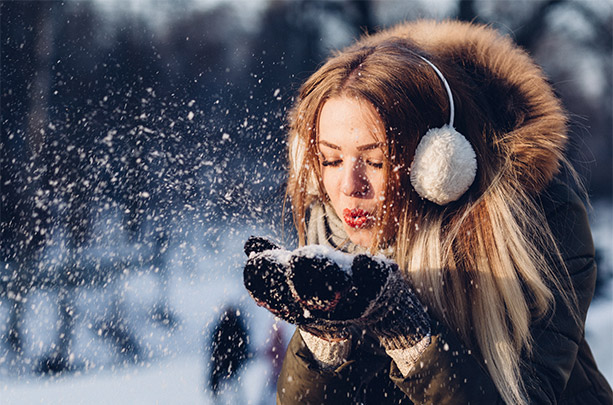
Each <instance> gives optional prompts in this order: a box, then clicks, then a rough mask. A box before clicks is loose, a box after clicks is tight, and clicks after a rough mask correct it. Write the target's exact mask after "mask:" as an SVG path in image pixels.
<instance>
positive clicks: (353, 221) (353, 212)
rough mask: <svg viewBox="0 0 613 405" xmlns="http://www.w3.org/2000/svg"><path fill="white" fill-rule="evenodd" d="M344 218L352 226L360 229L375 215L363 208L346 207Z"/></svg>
mask: <svg viewBox="0 0 613 405" xmlns="http://www.w3.org/2000/svg"><path fill="white" fill-rule="evenodd" d="M343 219H344V220H345V223H346V224H347V225H349V226H350V227H352V228H355V229H359V228H362V227H363V226H364V225H366V223H367V222H368V221H370V220H371V219H373V216H372V214H371V213H370V212H368V211H364V210H363V209H361V208H353V209H349V208H345V209H344V210H343Z"/></svg>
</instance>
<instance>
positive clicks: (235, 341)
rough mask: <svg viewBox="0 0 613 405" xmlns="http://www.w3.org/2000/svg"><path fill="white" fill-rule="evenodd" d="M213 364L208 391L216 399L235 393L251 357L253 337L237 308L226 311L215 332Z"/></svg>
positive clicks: (211, 365) (212, 351)
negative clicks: (234, 385) (230, 391)
mask: <svg viewBox="0 0 613 405" xmlns="http://www.w3.org/2000/svg"><path fill="white" fill-rule="evenodd" d="M211 348H212V350H211V357H210V363H209V376H208V387H209V389H210V390H211V392H212V393H213V395H214V396H215V397H216V396H217V395H219V394H220V393H221V391H223V390H224V389H232V387H231V384H232V383H236V375H237V373H238V371H239V370H240V369H241V368H242V367H243V365H244V364H245V362H246V361H247V358H248V357H249V335H248V333H247V328H246V326H245V322H244V321H243V318H242V317H241V316H240V312H239V311H238V310H237V309H236V308H233V307H229V308H227V309H225V310H224V312H223V313H222V315H221V317H220V318H219V322H218V323H217V325H216V326H215V329H214V331H213V337H212V342H211Z"/></svg>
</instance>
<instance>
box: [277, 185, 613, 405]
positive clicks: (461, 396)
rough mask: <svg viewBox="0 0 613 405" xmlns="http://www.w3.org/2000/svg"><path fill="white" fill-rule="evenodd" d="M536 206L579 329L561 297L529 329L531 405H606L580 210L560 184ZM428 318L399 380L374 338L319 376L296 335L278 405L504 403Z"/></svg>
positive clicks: (449, 334)
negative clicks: (564, 275)
mask: <svg viewBox="0 0 613 405" xmlns="http://www.w3.org/2000/svg"><path fill="white" fill-rule="evenodd" d="M541 202H542V207H543V212H544V213H545V214H546V217H547V221H548V223H549V225H550V227H551V229H552V231H553V234H554V236H555V237H556V239H557V243H558V246H559V247H560V249H561V254H562V258H563V260H564V262H565V265H566V268H567V269H568V272H569V274H570V282H571V283H572V286H573V288H574V290H575V292H576V294H577V301H578V308H577V310H578V313H579V316H580V322H579V325H578V324H577V323H575V321H574V320H573V318H572V317H571V316H570V315H569V313H568V312H567V310H566V309H565V304H564V302H563V301H562V300H561V298H560V297H556V302H555V309H554V310H553V311H552V312H551V313H550V314H549V315H547V316H545V317H543V318H542V319H540V320H536V321H534V323H533V325H532V335H533V337H534V347H533V353H532V357H530V358H528V357H526V358H524V359H523V360H525V362H526V366H525V367H524V368H523V378H524V381H525V383H526V391H527V393H528V397H529V401H530V403H534V404H555V403H559V404H586V405H587V404H589V405H594V404H611V403H612V401H613V394H612V392H611V388H610V387H609V385H608V383H607V381H606V380H605V378H604V377H603V376H602V374H600V372H599V371H598V368H597V366H596V363H595V361H594V357H593V356H592V353H591V352H590V348H589V346H588V344H587V342H586V340H585V336H584V323H585V317H586V314H587V310H588V306H589V304H590V301H591V299H592V295H593V293H594V286H595V282H596V265H595V262H594V246H593V243H592V237H591V233H590V227H589V223H588V219H587V214H586V210H585V207H584V205H583V204H582V202H581V201H580V199H579V197H578V196H577V195H576V194H575V193H574V192H573V191H571V189H570V188H569V187H567V186H565V185H564V184H562V183H560V182H558V181H554V182H552V184H551V185H550V186H549V187H547V188H546V189H545V190H544V191H543V192H542V193H541ZM559 268H560V269H561V268H562V267H561V266H560V267H559ZM560 271H562V270H560ZM430 315H431V317H432V319H433V330H432V342H431V344H430V346H429V347H428V348H427V349H426V351H425V352H424V353H423V354H422V355H421V357H420V359H419V365H418V366H417V367H415V368H414V370H413V371H412V372H411V373H410V374H409V375H407V376H403V375H402V374H401V373H400V371H399V370H398V369H397V367H396V365H395V364H394V362H393V361H392V360H391V358H389V357H388V356H387V355H386V353H385V351H384V350H383V348H382V347H381V346H380V345H379V343H378V340H377V339H376V337H374V336H372V335H370V334H369V333H368V332H365V331H362V333H360V332H359V331H358V332H357V333H355V331H354V341H353V347H352V352H351V356H350V358H349V359H348V361H346V362H345V363H343V364H342V365H340V366H339V367H337V368H336V369H334V370H330V371H322V370H320V369H319V367H318V365H317V362H316V361H315V360H314V359H313V357H312V355H311V353H310V351H309V349H308V348H307V347H306V346H305V344H304V342H303V340H302V338H301V336H300V334H299V333H295V334H294V336H293V338H292V340H291V342H290V344H289V347H288V349H287V353H286V357H285V360H284V363H283V368H282V371H281V374H280V376H279V380H278V383H277V403H278V404H283V405H289V404H335V405H340V404H357V403H364V404H498V403H502V399H501V397H500V396H499V394H498V391H497V390H496V387H495V385H494V383H493V381H492V379H491V378H490V376H489V374H488V372H487V370H486V368H485V366H484V365H483V364H482V362H481V361H480V360H479V359H478V357H477V356H476V355H475V353H473V352H471V351H470V350H468V349H467V348H466V347H465V346H464V345H463V344H462V343H461V342H460V341H459V339H458V337H457V336H456V334H455V333H454V332H453V331H452V330H449V329H448V328H447V326H446V325H445V324H443V323H442V322H438V321H436V319H435V318H434V316H433V315H432V314H430Z"/></svg>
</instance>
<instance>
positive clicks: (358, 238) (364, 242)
mask: <svg viewBox="0 0 613 405" xmlns="http://www.w3.org/2000/svg"><path fill="white" fill-rule="evenodd" d="M345 231H346V232H347V235H348V236H349V240H350V241H351V242H353V243H355V244H356V245H358V246H361V247H363V248H365V249H368V248H369V247H370V245H371V242H372V233H371V232H370V230H361V231H356V230H355V229H345Z"/></svg>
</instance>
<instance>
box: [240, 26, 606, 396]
mask: <svg viewBox="0 0 613 405" xmlns="http://www.w3.org/2000/svg"><path fill="white" fill-rule="evenodd" d="M290 121H291V126H290V136H289V141H288V144H289V158H290V173H289V175H290V181H289V186H288V195H289V197H290V199H291V203H292V208H293V214H294V221H295V224H296V227H297V230H298V235H299V240H300V244H301V245H305V244H308V245H310V246H307V247H303V248H299V249H297V250H296V251H293V252H288V251H286V250H283V249H280V248H279V247H278V246H276V245H274V244H273V243H271V242H270V241H267V240H265V239H262V238H252V239H250V240H249V241H248V242H247V244H246V246H245V250H246V252H247V254H248V255H249V257H250V258H249V260H248V262H247V265H246V266H245V273H244V275H245V285H246V287H247V289H248V290H249V291H250V293H251V295H252V296H253V297H254V299H255V300H256V302H258V304H260V305H263V306H265V307H266V308H268V309H269V310H271V311H272V312H273V313H274V314H276V315H277V316H279V317H281V318H283V319H285V320H287V321H289V322H291V323H294V324H296V325H298V326H299V328H298V329H297V332H296V333H295V335H294V337H293V338H292V341H291V342H290V345H289V347H288V350H287V354H286V358H285V361H284V365H283V369H282V371H281V375H280V377H279V381H278V387H277V400H278V403H281V404H291V403H301V404H303V403H313V404H315V403H317V404H319V403H360V402H362V403H373V404H374V403H376V404H379V403H433V404H447V403H459V404H465V403H477V404H486V403H487V404H490V403H507V404H522V403H572V404H575V403H586V404H598V403H603V404H604V403H608V404H610V403H611V401H612V398H613V395H612V394H611V388H610V387H609V386H608V384H607V382H606V380H605V379H604V378H603V376H602V375H601V374H600V372H599V371H598V369H597V366H596V364H595V362H594V359H593V356H592V355H591V353H590V350H589V347H588V345H587V343H586V341H585V339H584V322H585V316H586V312H587V308H588V306H589V303H590V300H591V297H592V294H593V289H594V284H595V279H596V268H595V264H594V247H593V243H592V239H591V234H590V230H589V225H588V222H587V216H586V212H585V208H584V206H583V204H582V203H581V200H580V199H579V198H578V196H577V195H576V194H575V192H574V191H572V190H571V188H570V187H569V186H568V185H567V184H565V181H563V180H561V178H562V177H563V176H562V175H560V172H561V171H563V172H565V173H570V176H566V177H571V178H572V177H573V176H572V173H574V172H573V170H572V168H571V167H570V166H569V165H568V163H567V161H566V159H565V157H564V150H565V146H566V144H567V132H566V122H567V117H566V115H565V113H564V111H563V109H562V107H561V105H560V102H559V100H558V99H557V98H556V97H555V95H554V94H553V91H552V89H551V87H550V86H549V85H548V84H547V81H546V80H545V78H544V76H543V74H542V72H541V70H540V69H539V68H538V67H537V66H536V65H535V64H534V63H533V62H532V61H531V60H530V58H529V57H528V56H527V55H526V53H525V52H523V51H522V50H520V49H519V48H517V47H516V46H515V45H514V44H512V42H511V41H510V40H509V39H508V38H506V37H502V36H500V35H499V34H497V33H496V32H495V31H494V30H492V29H490V28H487V27H483V26H476V25H473V24H467V23H461V22H450V21H448V22H432V21H419V22H414V23H408V24H404V25H400V26H398V27H396V28H393V29H390V30H387V31H383V32H380V33H378V34H376V35H373V36H369V37H365V38H363V39H362V40H360V41H358V42H357V43H356V44H354V45H353V46H350V47H349V48H347V49H345V50H343V51H342V52H340V53H338V54H337V55H335V56H333V57H332V58H330V59H329V60H328V61H327V63H326V64H324V65H323V66H322V67H321V68H320V69H319V70H318V71H317V72H315V73H314V74H313V75H312V76H311V77H310V78H309V79H308V80H307V81H306V83H305V84H304V85H303V86H302V89H301V91H300V97H299V98H298V100H297V102H296V105H295V106H294V109H293V111H292V115H291V120H290ZM561 169H564V170H561ZM313 245H316V246H313ZM339 251H342V252H346V253H345V254H342V253H339ZM383 256H385V257H383Z"/></svg>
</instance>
